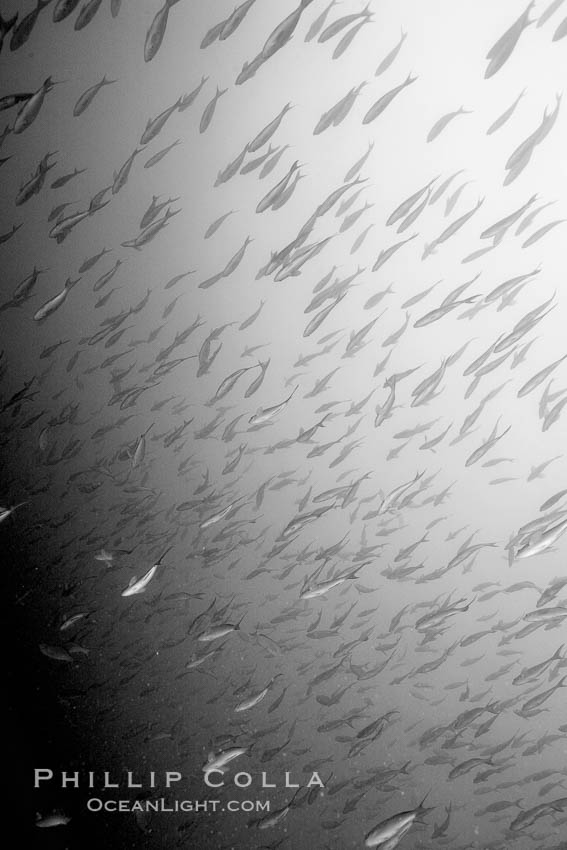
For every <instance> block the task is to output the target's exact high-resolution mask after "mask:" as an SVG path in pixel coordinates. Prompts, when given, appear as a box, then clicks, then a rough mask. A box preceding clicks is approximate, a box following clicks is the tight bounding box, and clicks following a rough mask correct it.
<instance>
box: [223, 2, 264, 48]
mask: <svg viewBox="0 0 567 850" xmlns="http://www.w3.org/2000/svg"><path fill="white" fill-rule="evenodd" d="M255 2H256V0H244V2H243V3H241V4H240V6H237V7H236V9H235V10H234V12H233V13H232V14H231V15H230V16H229V17H228V18H227V19H226V21H225V22H224V24H223V27H222V29H221V31H220V33H219V41H225V39H227V38H228V37H229V36H231V35H232V34H233V33H234V32H236V30H237V29H238V27H239V26H240V24H241V23H242V21H243V20H244V18H245V17H246V15H247V14H248V12H249V10H250V9H251V8H252V6H253V5H254V3H255Z"/></svg>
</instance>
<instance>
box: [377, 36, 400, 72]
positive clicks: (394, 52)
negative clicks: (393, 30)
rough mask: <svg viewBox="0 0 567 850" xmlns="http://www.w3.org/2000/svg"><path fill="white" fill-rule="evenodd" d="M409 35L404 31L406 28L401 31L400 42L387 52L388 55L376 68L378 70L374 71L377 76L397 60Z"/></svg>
mask: <svg viewBox="0 0 567 850" xmlns="http://www.w3.org/2000/svg"><path fill="white" fill-rule="evenodd" d="M407 35H408V34H407V32H404V30H402V31H401V34H400V40H399V41H398V43H397V44H396V45H394V47H393V48H392V49H391V50H390V51H389V52H388V53H387V54H386V56H385V57H384V58H383V59H382V61H381V62H380V64H379V65H378V67H377V68H376V71H375V72H374V76H375V77H379V76H380V75H381V74H383V73H384V72H385V71H387V70H388V68H389V67H390V65H392V64H393V63H394V62H395V61H396V59H397V58H398V54H399V52H400V50H401V49H402V46H403V44H404V42H405V40H406V38H407Z"/></svg>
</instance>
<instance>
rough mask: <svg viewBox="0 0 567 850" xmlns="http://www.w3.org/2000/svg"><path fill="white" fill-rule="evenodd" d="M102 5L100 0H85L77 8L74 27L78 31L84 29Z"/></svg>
mask: <svg viewBox="0 0 567 850" xmlns="http://www.w3.org/2000/svg"><path fill="white" fill-rule="evenodd" d="M101 5H102V0H86V2H85V4H84V5H83V6H82V7H81V8H80V9H79V14H78V15H77V17H76V18H75V24H74V29H75V30H77V31H79V30H82V29H84V28H85V27H86V26H88V24H90V22H91V21H92V20H93V18H94V16H95V15H96V13H97V12H98V10H99V9H100V7H101Z"/></svg>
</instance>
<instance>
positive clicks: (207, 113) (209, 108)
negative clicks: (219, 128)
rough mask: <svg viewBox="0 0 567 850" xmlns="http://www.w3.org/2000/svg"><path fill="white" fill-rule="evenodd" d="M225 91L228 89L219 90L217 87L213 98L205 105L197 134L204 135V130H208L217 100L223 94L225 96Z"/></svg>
mask: <svg viewBox="0 0 567 850" xmlns="http://www.w3.org/2000/svg"><path fill="white" fill-rule="evenodd" d="M227 91H228V89H219V87H218V86H217V91H216V94H215V96H214V97H213V99H212V100H210V101H209V103H208V104H207V105H206V107H205V109H204V110H203V114H202V116H201V121H200V122H199V132H200V133H205V132H206V130H207V129H208V128H209V126H210V123H211V121H212V120H213V116H214V114H215V110H216V106H217V102H218V100H219V98H220V97H222V95H223V94H226V92H227Z"/></svg>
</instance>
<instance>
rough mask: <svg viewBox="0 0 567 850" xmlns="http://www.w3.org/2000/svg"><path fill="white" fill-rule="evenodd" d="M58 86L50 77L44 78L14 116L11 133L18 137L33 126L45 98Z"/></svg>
mask: <svg viewBox="0 0 567 850" xmlns="http://www.w3.org/2000/svg"><path fill="white" fill-rule="evenodd" d="M56 85H58V83H57V82H54V81H53V80H52V78H51V77H46V79H45V80H44V82H43V84H42V85H41V86H40V88H39V89H37V91H35V92H34V93H33V94H32V96H31V97H30V98H29V99H28V100H26V101H25V102H24V104H23V106H22V107H21V109H20V111H19V112H18V114H17V116H16V120H15V121H14V126H13V127H12V132H13V133H16V135H19V134H20V133H23V132H24V130H27V129H28V127H30V126H31V124H33V122H34V121H35V120H36V118H37V116H38V115H39V113H40V111H41V107H42V106H43V103H44V100H45V98H46V96H47V95H48V94H49V92H51V91H52V90H53V88H54V87H55V86H56Z"/></svg>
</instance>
